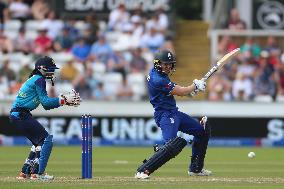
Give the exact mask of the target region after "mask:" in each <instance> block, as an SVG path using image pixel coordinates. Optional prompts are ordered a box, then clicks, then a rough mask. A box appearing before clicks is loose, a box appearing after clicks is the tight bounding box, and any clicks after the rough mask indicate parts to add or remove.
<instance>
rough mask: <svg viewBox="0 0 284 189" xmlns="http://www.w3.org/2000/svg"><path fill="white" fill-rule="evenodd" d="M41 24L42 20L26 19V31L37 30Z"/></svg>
mask: <svg viewBox="0 0 284 189" xmlns="http://www.w3.org/2000/svg"><path fill="white" fill-rule="evenodd" d="M41 26H42V22H41V21H38V20H28V21H27V22H26V24H25V28H26V31H31V30H33V31H38V30H39V29H40V27H41Z"/></svg>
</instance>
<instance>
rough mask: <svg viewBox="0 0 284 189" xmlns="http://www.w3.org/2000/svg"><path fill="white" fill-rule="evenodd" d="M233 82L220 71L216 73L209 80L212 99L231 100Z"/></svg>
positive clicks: (210, 98) (210, 97)
mask: <svg viewBox="0 0 284 189" xmlns="http://www.w3.org/2000/svg"><path fill="white" fill-rule="evenodd" d="M230 90H231V84H230V82H229V81H228V80H226V78H224V77H223V76H222V75H221V74H220V73H216V74H215V75H214V76H212V78H211V79H210V80H209V83H208V91H209V97H208V99H209V100H210V101H223V100H226V101H228V100H231V95H230Z"/></svg>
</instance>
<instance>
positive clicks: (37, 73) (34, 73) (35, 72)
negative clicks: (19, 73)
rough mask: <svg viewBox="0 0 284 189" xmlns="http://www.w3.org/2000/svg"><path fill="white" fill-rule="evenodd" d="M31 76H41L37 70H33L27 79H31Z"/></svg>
mask: <svg viewBox="0 0 284 189" xmlns="http://www.w3.org/2000/svg"><path fill="white" fill-rule="evenodd" d="M33 75H42V74H41V73H40V71H39V70H38V69H34V70H33V71H32V72H31V74H30V76H29V78H31V77H33Z"/></svg>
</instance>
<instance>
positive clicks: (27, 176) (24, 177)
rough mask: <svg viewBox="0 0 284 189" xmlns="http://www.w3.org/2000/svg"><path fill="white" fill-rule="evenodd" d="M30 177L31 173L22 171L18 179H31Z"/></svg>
mask: <svg viewBox="0 0 284 189" xmlns="http://www.w3.org/2000/svg"><path fill="white" fill-rule="evenodd" d="M29 178H30V175H28V174H25V173H23V172H20V174H19V176H18V177H17V179H19V180H23V179H29Z"/></svg>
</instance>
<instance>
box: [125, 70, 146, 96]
mask: <svg viewBox="0 0 284 189" xmlns="http://www.w3.org/2000/svg"><path fill="white" fill-rule="evenodd" d="M127 82H128V84H129V85H130V86H131V88H132V90H133V92H134V96H133V100H141V98H142V97H143V96H144V95H145V94H146V86H145V75H144V74H143V73H133V74H129V75H127Z"/></svg>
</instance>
